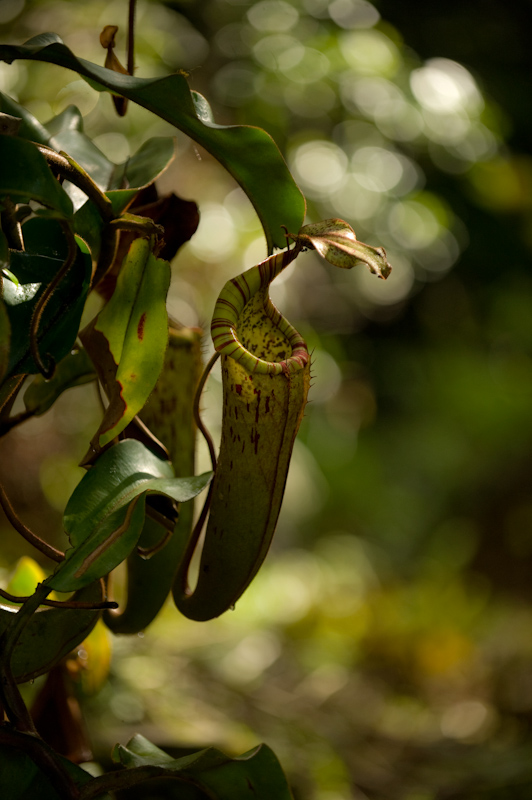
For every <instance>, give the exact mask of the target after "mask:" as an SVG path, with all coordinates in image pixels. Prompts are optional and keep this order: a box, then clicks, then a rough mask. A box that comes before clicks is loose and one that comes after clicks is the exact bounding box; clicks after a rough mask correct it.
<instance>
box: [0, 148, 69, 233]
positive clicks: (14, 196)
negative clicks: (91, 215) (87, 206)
mask: <svg viewBox="0 0 532 800" xmlns="http://www.w3.org/2000/svg"><path fill="white" fill-rule="evenodd" d="M0 164H1V165H2V169H1V170H0V195H7V196H8V197H10V198H11V200H12V201H13V202H14V203H19V202H27V201H28V200H36V201H38V202H39V203H42V205H44V206H47V207H48V208H53V209H54V211H58V212H59V213H60V214H61V216H63V217H65V218H69V217H71V216H72V213H73V209H72V203H71V200H70V198H69V196H68V195H67V193H66V192H65V190H64V189H63V188H62V187H61V186H60V184H59V183H58V181H57V180H56V179H55V178H54V176H53V174H52V172H51V170H50V169H49V167H48V164H47V163H46V159H45V158H44V156H43V155H42V153H40V152H39V151H38V150H37V148H36V147H35V145H34V144H32V143H31V142H28V141H26V139H19V138H17V137H15V136H0Z"/></svg>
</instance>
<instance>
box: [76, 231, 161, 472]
mask: <svg viewBox="0 0 532 800" xmlns="http://www.w3.org/2000/svg"><path fill="white" fill-rule="evenodd" d="M169 285H170V265H169V264H168V262H167V261H163V260H162V259H160V258H155V256H154V255H153V253H152V251H151V246H150V242H149V241H148V240H147V239H136V240H135V241H134V242H133V243H132V245H131V247H130V249H129V253H128V254H127V256H126V258H125V259H124V262H123V265H122V269H121V271H120V273H119V276H118V280H117V284H116V288H115V291H114V293H113V295H112V297H111V299H110V300H109V302H108V303H107V305H105V306H104V308H103V309H102V311H100V313H99V314H98V315H97V317H96V318H95V319H93V320H92V322H90V323H89V325H87V327H86V328H85V329H84V330H83V331H82V332H81V334H80V337H81V340H82V342H83V344H84V346H85V348H86V350H87V352H88V353H89V355H90V357H91V359H92V361H93V363H94V365H95V366H96V369H97V370H98V377H99V378H100V381H101V382H102V385H103V387H104V389H105V392H106V394H107V397H108V398H109V405H108V407H107V409H106V411H105V414H104V418H103V420H102V422H101V425H100V427H99V428H98V430H97V432H96V434H95V435H94V437H93V439H92V441H91V448H92V449H91V451H90V452H91V454H92V456H94V455H96V454H97V453H98V452H100V450H101V449H102V447H105V445H106V444H108V443H109V442H111V441H112V440H113V439H114V438H115V437H116V436H118V434H119V433H121V432H122V431H123V430H124V428H125V427H126V426H127V425H128V424H129V423H130V422H131V420H132V419H133V418H134V417H135V416H136V415H137V414H138V413H139V411H140V410H141V408H142V407H143V406H144V404H145V402H146V400H147V399H148V397H149V395H150V393H151V392H152V390H153V388H154V386H155V384H156V382H157V378H158V377H159V374H160V372H161V370H162V367H163V363H164V353H165V350H166V346H167V342H168V317H167V313H166V295H167V292H168V287H169ZM87 459H88V460H90V459H91V456H90V455H89V456H88V457H87Z"/></svg>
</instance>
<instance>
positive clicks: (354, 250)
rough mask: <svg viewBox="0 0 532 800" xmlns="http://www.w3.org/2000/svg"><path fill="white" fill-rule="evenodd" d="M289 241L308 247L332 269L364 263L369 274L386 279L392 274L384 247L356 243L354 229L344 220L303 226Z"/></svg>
mask: <svg viewBox="0 0 532 800" xmlns="http://www.w3.org/2000/svg"><path fill="white" fill-rule="evenodd" d="M291 238H293V239H295V240H296V241H297V242H299V243H300V244H302V245H303V246H304V247H311V248H312V249H314V250H317V252H318V253H319V254H320V256H322V258H325V259H326V260H327V261H329V263H331V264H334V266H335V267H341V268H342V269H352V267H355V266H357V265H358V264H361V263H363V264H366V265H367V266H368V267H369V269H370V272H373V273H374V274H375V275H377V276H378V277H379V278H384V279H386V278H387V277H388V275H389V274H390V272H391V271H392V267H391V265H390V264H389V263H388V261H387V260H386V251H385V249H384V247H370V245H369V244H364V242H359V241H358V239H357V237H356V234H355V232H354V230H353V228H352V227H351V226H350V225H348V224H347V222H344V220H343V219H326V220H323V222H317V223H313V224H312V225H305V226H304V227H303V228H301V230H300V231H299V233H298V234H297V235H295V236H292V237H291Z"/></svg>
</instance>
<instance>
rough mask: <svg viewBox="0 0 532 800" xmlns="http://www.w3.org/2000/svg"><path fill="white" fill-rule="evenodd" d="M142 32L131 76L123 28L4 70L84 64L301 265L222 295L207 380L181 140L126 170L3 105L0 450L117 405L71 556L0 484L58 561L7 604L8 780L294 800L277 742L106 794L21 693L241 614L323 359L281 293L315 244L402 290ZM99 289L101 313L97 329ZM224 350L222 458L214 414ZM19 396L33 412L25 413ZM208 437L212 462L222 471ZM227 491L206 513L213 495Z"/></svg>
mask: <svg viewBox="0 0 532 800" xmlns="http://www.w3.org/2000/svg"><path fill="white" fill-rule="evenodd" d="M133 31H134V3H133V2H131V3H130V13H129V36H128V40H129V55H128V65H127V68H125V67H123V66H122V65H121V64H120V62H119V61H118V59H117V58H116V56H115V54H114V50H113V48H114V42H115V35H116V32H117V28H116V26H107V27H106V28H105V30H104V31H103V32H102V35H101V37H100V41H101V43H102V45H103V46H104V47H105V48H106V49H107V51H108V53H107V59H106V62H105V66H104V67H102V66H99V65H97V64H93V63H91V62H88V61H85V60H83V59H79V58H77V57H76V56H75V55H74V53H73V52H72V51H71V50H70V49H69V48H68V47H66V46H65V44H63V42H62V41H61V39H60V38H59V37H58V36H57V35H55V34H50V33H46V34H42V35H40V36H37V37H35V38H33V39H31V40H30V41H28V42H26V43H25V44H22V45H16V46H15V45H0V59H2V60H3V61H5V62H7V63H11V62H13V61H15V60H17V59H30V60H36V61H43V62H49V63H53V64H56V65H58V66H62V67H66V68H67V69H70V70H74V71H75V72H77V73H78V74H79V75H80V76H81V77H83V78H84V79H85V80H87V81H88V82H89V83H90V84H91V86H92V87H93V88H94V90H95V91H107V92H110V93H111V95H112V98H113V101H114V103H115V106H116V109H117V111H118V113H119V114H122V115H123V114H124V113H126V110H127V102H128V101H130V102H133V103H138V104H139V105H141V106H144V107H145V108H147V109H149V110H150V111H151V112H153V114H155V115H157V116H159V117H160V118H162V119H165V120H167V121H168V122H170V123H171V124H173V125H174V126H175V127H177V128H178V129H179V130H181V131H182V132H184V133H185V134H187V135H188V136H190V137H191V138H192V139H193V140H194V141H195V142H197V143H198V144H199V145H201V146H202V147H204V148H205V149H206V150H207V151H208V152H210V153H211V154H212V155H213V156H214V157H215V158H216V159H217V160H218V161H219V162H220V163H221V164H222V165H223V166H224V167H225V168H226V169H228V170H229V172H230V173H231V174H232V175H233V176H234V178H235V179H236V180H237V182H238V183H239V184H240V186H241V187H242V189H243V190H244V192H245V193H246V194H247V196H248V197H249V199H250V200H251V202H252V203H253V206H254V208H255V210H256V212H257V214H258V216H259V218H260V220H261V223H262V227H263V230H264V235H265V238H266V242H267V246H268V251H269V252H270V253H273V250H274V249H275V248H277V249H278V250H280V251H281V252H278V253H277V254H272V255H270V257H269V258H267V259H266V260H265V261H263V262H262V263H261V264H258V265H256V266H253V267H252V268H251V269H249V270H247V271H246V272H244V273H243V274H242V275H240V276H237V277H235V278H234V279H232V280H231V281H229V282H228V283H227V284H226V285H225V287H223V288H221V292H220V296H219V299H218V302H217V303H216V307H215V310H214V314H213V319H212V326H211V333H212V340H213V344H214V348H215V355H214V356H213V358H212V359H211V361H210V362H209V364H207V366H205V367H204V366H203V364H202V363H201V352H200V344H201V337H202V332H201V331H198V330H197V329H193V328H187V327H185V326H183V325H182V324H180V322H179V321H178V320H169V318H168V314H167V311H166V295H167V292H168V288H169V283H170V270H171V267H170V263H169V262H170V261H171V260H172V259H173V258H174V256H175V255H176V253H177V251H178V250H179V247H180V246H181V245H182V244H183V243H184V242H186V241H187V240H188V239H190V237H191V236H193V234H194V231H195V229H196V227H197V223H198V217H197V213H196V207H195V205H194V204H193V203H191V202H190V201H184V200H182V199H181V198H179V197H178V195H177V194H172V195H169V196H165V197H160V196H159V195H158V193H157V189H156V185H155V181H156V179H157V178H158V177H159V176H160V174H161V173H162V172H163V171H164V170H165V169H166V167H167V166H168V164H169V163H170V161H171V160H172V157H173V141H172V140H171V139H169V138H158V139H150V140H148V141H146V142H144V144H143V145H142V147H141V148H140V150H139V151H138V152H137V153H136V154H134V155H133V156H132V157H131V158H130V159H129V160H128V161H127V162H126V163H124V164H112V163H111V162H110V161H109V160H108V159H107V158H106V157H105V156H104V155H103V153H101V151H98V150H97V148H96V147H95V145H94V144H93V143H92V142H91V141H90V139H89V138H88V137H87V136H86V134H85V133H84V130H83V120H82V116H81V114H80V112H79V111H78V110H77V109H76V108H74V107H69V108H67V109H66V110H65V111H64V112H62V114H60V115H59V116H58V117H55V118H54V119H53V120H50V121H48V123H47V124H45V125H44V124H42V123H41V122H40V121H38V120H37V119H35V118H34V117H33V116H32V115H31V114H30V113H29V112H28V111H27V110H26V109H24V108H23V107H21V106H19V105H18V104H17V103H16V102H15V101H14V100H12V99H11V98H9V97H7V96H6V95H0V112H1V113H0V165H1V170H0V176H1V177H0V210H1V230H0V262H1V263H0V266H1V277H0V284H1V298H0V434H1V435H6V434H7V433H8V432H9V431H10V430H12V429H13V428H14V427H16V426H18V425H22V424H24V423H25V422H26V421H27V420H28V419H29V418H31V417H33V416H36V415H42V414H45V413H46V411H47V410H48V409H49V408H51V406H52V405H53V403H54V402H55V401H56V400H57V399H58V398H59V397H60V396H61V395H62V393H63V392H65V391H66V390H67V389H69V388H70V387H73V386H77V385H80V384H87V390H89V388H90V386H91V385H92V384H95V383H96V384H98V385H99V386H100V387H101V390H102V392H103V394H105V396H106V404H105V407H104V410H103V411H102V419H101V422H100V424H99V426H98V429H97V430H96V431H95V432H94V435H93V436H92V438H91V441H90V443H88V446H87V453H86V455H85V457H84V459H83V461H82V465H83V466H84V467H85V468H86V473H85V475H84V477H83V478H82V480H81V481H80V483H79V484H78V486H77V487H76V489H75V490H74V492H73V494H72V496H71V497H70V499H69V501H68V503H67V505H66V508H65V510H64V516H63V527H64V530H65V532H66V533H67V535H68V537H69V542H70V547H69V548H68V549H67V550H66V552H61V551H59V550H57V549H56V548H54V547H52V546H51V545H50V544H48V543H47V542H45V541H44V540H43V539H42V538H40V537H39V535H38V533H37V532H36V531H33V530H30V529H29V528H28V527H27V526H26V525H24V524H23V523H22V521H21V520H20V519H19V518H18V516H17V513H16V509H15V508H14V507H13V504H12V503H11V501H10V498H9V497H8V495H7V493H6V491H5V490H4V488H2V487H0V503H1V505H2V508H3V510H4V512H5V514H6V516H7V517H8V519H9V521H10V523H11V524H12V526H13V527H14V529H15V530H16V531H17V532H18V533H19V534H20V536H22V537H23V538H24V539H25V540H26V541H28V542H30V543H31V544H32V546H33V547H34V548H35V550H36V551H37V553H38V557H39V559H40V560H42V561H43V563H47V564H48V568H47V572H48V574H47V576H46V577H44V579H43V580H41V581H40V582H39V583H38V585H37V587H36V589H35V591H34V592H33V593H32V594H31V595H28V596H19V595H17V594H16V593H13V592H10V591H6V590H4V589H2V590H1V591H0V594H1V595H2V598H3V603H2V605H1V607H0V636H1V645H2V648H1V659H0V670H1V681H0V700H1V704H2V707H3V712H4V713H3V722H2V723H1V724H0V764H2V761H3V762H4V763H7V762H9V764H10V765H11V766H10V769H11V772H10V775H11V780H12V786H11V789H12V791H13V792H14V794H12V797H13V798H16V797H18V796H20V797H22V796H23V789H22V788H20V787H22V786H27V782H28V779H29V780H30V783H31V781H34V782H35V785H39V787H40V789H39V791H40V792H41V795H40V796H44V795H42V791H44V790H43V788H42V787H43V786H44V787H45V789H46V792H47V794H46V797H50V798H55V797H67V798H92V797H101V796H105V794H106V793H107V792H108V791H112V790H119V789H127V788H128V787H131V786H134V785H136V784H138V783H144V782H146V781H150V780H154V779H158V778H160V777H163V776H164V777H166V778H168V779H172V780H175V781H178V782H179V781H181V782H182V783H183V784H185V783H186V784H187V785H188V786H191V785H192V786H193V787H195V790H197V792H198V794H197V796H198V797H200V796H203V794H202V792H206V793H207V794H208V796H209V797H214V798H231V800H233V799H236V800H238V799H240V798H242V799H243V800H244V798H248V797H254V798H256V797H264V798H266V797H269V798H271V797H276V798H280V799H281V800H282V798H289V797H291V793H290V788H289V786H288V783H287V781H286V778H285V777H284V775H283V773H282V770H281V767H280V765H279V763H278V761H277V759H276V757H275V756H274V754H273V753H272V751H271V750H270V749H269V748H268V747H266V746H265V745H262V746H259V747H257V748H256V749H255V750H253V751H251V752H250V753H247V754H244V755H243V756H240V757H237V758H231V757H229V756H226V755H224V754H223V753H221V752H219V751H217V750H215V749H213V748H209V749H207V750H202V751H200V752H199V753H198V754H196V755H195V756H194V757H190V756H188V757H187V758H185V759H172V758H170V757H169V756H167V755H166V754H165V753H163V752H162V751H160V750H159V749H158V748H157V747H155V745H153V744H151V743H150V742H148V741H147V740H145V739H143V738H142V737H140V736H137V737H134V739H132V740H131V741H130V742H129V743H128V744H127V746H122V745H117V747H116V748H115V750H114V752H113V758H114V759H115V760H116V761H117V763H118V764H119V765H120V767H121V769H118V770H117V771H115V772H112V773H109V774H107V775H103V776H100V777H97V778H92V777H91V776H90V775H89V774H88V773H87V772H84V771H83V770H82V769H80V768H79V767H78V766H77V765H76V764H73V763H72V761H70V760H69V759H67V758H65V757H64V755H63V754H61V753H60V752H57V751H56V750H54V749H53V748H52V747H51V746H50V745H49V744H48V743H47V742H46V740H45V738H43V737H42V736H41V735H40V734H39V732H38V729H37V726H36V724H35V720H34V718H33V716H32V712H31V710H30V709H28V708H27V707H26V704H25V703H24V701H23V699H22V695H21V693H20V690H19V684H21V683H24V682H26V681H29V680H32V679H34V678H36V677H37V676H39V675H42V674H45V673H49V672H50V671H51V670H57V669H62V668H63V665H64V663H65V659H66V657H67V656H68V655H69V654H71V653H72V652H73V651H75V650H76V648H78V646H79V645H80V643H82V642H83V641H84V640H85V638H86V637H87V636H88V634H89V633H90V631H91V630H92V629H93V628H94V626H95V625H96V624H97V623H98V621H99V620H101V619H103V620H104V622H105V624H106V625H107V626H108V627H109V628H110V629H111V630H112V631H114V632H115V633H129V634H131V633H136V632H138V631H142V630H144V629H145V628H146V626H147V625H149V624H150V622H152V621H153V619H154V618H155V617H156V616H157V614H158V612H159V611H160V609H161V607H162V605H163V603H164V601H165V600H166V597H167V596H168V594H169V593H170V592H171V593H172V594H173V597H174V600H175V604H176V606H177V608H178V609H179V610H180V611H181V612H182V613H183V614H185V615H186V616H187V617H190V618H191V619H194V620H207V619H212V618H213V617H216V616H218V615H220V614H222V613H224V612H225V611H226V610H227V609H228V608H230V607H232V606H233V605H234V604H235V603H236V601H237V600H238V599H239V597H240V596H241V595H242V593H243V592H244V591H245V589H246V588H247V586H248V585H249V584H250V582H251V581H252V580H253V578H254V576H255V575H256V573H257V571H258V570H259V568H260V566H261V564H262V562H263V560H264V558H265V557H266V554H267V552H268V548H269V546H270V543H271V540H272V536H273V534H274V531H275V527H276V522H277V518H278V515H279V511H280V508H281V503H282V498H283V492H284V487H285V482H286V476H287V472H288V468H289V463H290V456H291V452H292V448H293V444H294V439H295V436H296V434H297V430H298V427H299V424H300V421H301V418H302V415H303V411H304V408H305V404H306V400H307V393H308V388H309V370H310V357H309V353H308V349H307V345H306V343H305V341H304V339H303V337H302V336H301V335H300V334H299V333H298V332H297V331H296V330H295V328H293V326H292V325H291V324H290V323H289V322H288V321H287V320H286V319H285V318H284V317H283V316H282V313H281V312H280V311H278V310H277V309H276V308H275V306H274V305H273V303H272V302H271V300H270V298H269V285H270V283H271V281H272V280H274V279H275V277H276V276H277V275H278V274H279V273H280V272H281V271H282V270H283V269H284V268H285V267H286V266H287V265H288V264H289V263H291V262H292V261H293V260H294V259H295V258H296V257H297V256H299V254H300V253H302V252H303V251H304V250H305V249H314V250H315V251H317V252H318V253H319V255H320V256H322V257H323V258H325V259H326V260H328V261H329V262H331V264H333V265H335V266H337V267H340V268H347V269H350V268H351V267H353V266H358V265H366V266H367V267H369V269H370V270H371V271H372V272H373V273H375V274H376V275H377V276H379V277H381V278H386V277H387V276H388V274H389V272H390V269H391V268H390V265H389V264H388V262H387V260H386V254H385V252H384V250H383V249H382V248H378V247H377V248H373V247H370V246H369V245H365V244H363V243H361V242H358V241H357V239H356V236H355V233H354V231H353V230H352V228H351V227H350V226H349V225H348V224H347V223H346V222H343V221H342V220H336V219H335V220H325V221H323V222H318V223H312V224H307V225H304V224H303V223H304V217H305V201H304V198H303V196H302V194H301V192H300V190H299V189H298V187H297V186H296V184H295V183H294V181H293V179H292V177H291V175H290V173H289V171H288V168H287V166H286V164H285V162H284V160H283V158H282V156H281V154H280V152H279V150H278V149H277V147H276V145H275V143H274V142H273V140H272V139H271V138H270V136H269V135H268V134H267V133H265V132H264V131H262V130H260V129H258V128H251V127H246V126H231V127H224V126H220V125H218V124H216V123H215V122H214V120H213V118H212V113H211V110H210V107H209V105H208V102H207V101H206V100H205V98H204V97H202V96H201V95H199V94H197V93H196V92H194V91H191V90H190V88H189V86H188V83H187V79H186V76H185V75H184V74H180V73H178V74H174V75H169V76H167V77H165V78H158V79H148V78H140V77H136V76H134V74H133V73H134V68H133V40H134V37H133ZM95 165H96V166H95ZM264 175H268V180H267V181H265V180H264V178H263V176H264ZM80 190H81V193H82V199H81V200H80V199H79V198H80ZM91 293H95V294H98V295H99V297H100V298H101V310H100V311H99V313H98V314H97V315H96V316H95V317H94V318H93V319H92V320H91V321H90V322H89V323H88V324H85V325H84V327H83V328H82V329H80V323H81V318H82V315H83V312H84V309H85V306H86V302H87V298H88V297H89V296H90V295H91ZM220 355H221V360H222V379H223V391H224V394H223V418H222V420H223V421H222V436H221V442H220V445H219V448H216V447H215V445H214V444H213V442H212V439H211V438H210V436H209V433H208V431H207V430H206V429H205V426H204V424H203V422H202V419H201V414H200V399H201V392H202V388H203V386H204V384H205V381H206V379H207V376H208V371H209V369H210V367H211V366H212V364H213V363H214V360H216V358H218V356H220ZM19 395H20V396H21V397H22V400H23V404H24V409H23V410H22V411H16V412H14V411H13V407H14V404H15V401H16V400H17V398H18V397H19ZM198 432H199V433H200V434H201V435H203V436H205V437H206V439H207V443H208V446H209V451H210V453H211V458H212V470H211V471H209V472H207V473H204V474H201V475H195V463H194V462H195V449H196V438H197V433H198ZM207 487H208V491H207V493H206V498H207V499H206V500H205V502H204V504H203V506H202V508H201V509H198V510H197V513H196V515H195V514H194V498H195V497H196V496H197V495H199V494H200V493H201V492H202V491H203V490H205V489H206V488H207ZM196 517H197V518H196ZM204 527H206V531H205V541H204V544H203V549H202V553H201V561H200V568H199V578H198V581H197V584H196V586H195V587H194V588H193V589H190V587H189V567H190V560H191V558H192V556H193V554H194V551H195V550H196V548H197V546H198V541H199V537H200V534H201V533H202V531H203V528H204ZM124 561H125V562H127V574H128V589H127V599H126V601H125V603H124V604H123V605H122V606H121V607H118V604H117V603H116V602H115V601H114V600H113V598H112V580H111V575H112V572H113V570H114V569H115V568H116V567H117V566H118V565H120V564H121V563H122V562H124ZM52 595H53V598H52ZM100 624H101V623H100ZM17 787H19V789H20V791H19V794H17V791H18V789H17ZM187 796H188V795H187Z"/></svg>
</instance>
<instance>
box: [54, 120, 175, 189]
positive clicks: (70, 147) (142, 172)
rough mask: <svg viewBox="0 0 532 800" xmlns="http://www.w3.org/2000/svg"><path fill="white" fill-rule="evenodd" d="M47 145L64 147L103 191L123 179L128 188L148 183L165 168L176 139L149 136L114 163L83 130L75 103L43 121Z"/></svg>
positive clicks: (61, 148)
mask: <svg viewBox="0 0 532 800" xmlns="http://www.w3.org/2000/svg"><path fill="white" fill-rule="evenodd" d="M46 129H47V130H48V131H49V133H50V135H51V138H50V146H51V147H53V148H54V149H56V150H64V151H65V152H66V153H68V155H69V156H71V158H73V159H74V160H75V161H76V162H77V163H78V164H79V165H80V166H81V167H83V169H85V170H86V171H87V172H88V173H89V175H90V176H91V178H92V180H93V181H94V182H95V183H96V184H97V185H98V186H99V187H100V189H101V190H102V191H107V190H111V189H120V187H121V186H122V185H123V183H124V181H126V185H127V186H128V191H131V190H133V189H140V188H143V187H144V186H148V185H149V184H150V183H153V181H154V180H155V179H156V178H158V177H159V175H160V174H161V173H162V172H164V170H165V169H166V167H167V166H168V164H169V163H170V162H171V161H172V160H173V158H174V155H175V140H174V139H173V137H169V136H157V137H155V138H153V139H148V141H146V142H144V144H142V145H141V147H140V148H139V149H138V150H137V152H136V153H134V154H133V155H132V156H131V157H130V158H128V159H127V160H126V161H124V162H123V163H121V164H115V163H113V162H112V161H110V159H108V158H107V156H106V155H105V154H104V153H102V151H101V150H100V149H99V148H98V147H96V145H95V144H94V142H93V141H92V140H91V139H90V138H89V137H88V136H87V135H86V134H85V133H84V131H83V117H82V116H81V114H80V112H79V110H78V109H77V108H76V107H75V106H68V108H66V109H65V110H64V111H62V112H61V114H59V115H58V116H57V117H54V118H53V119H52V120H50V121H49V122H47V123H46Z"/></svg>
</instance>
